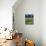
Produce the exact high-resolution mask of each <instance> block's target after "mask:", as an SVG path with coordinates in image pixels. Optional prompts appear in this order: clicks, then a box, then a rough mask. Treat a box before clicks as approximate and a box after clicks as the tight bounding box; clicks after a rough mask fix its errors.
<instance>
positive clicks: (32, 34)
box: [13, 0, 41, 46]
mask: <svg viewBox="0 0 46 46" xmlns="http://www.w3.org/2000/svg"><path fill="white" fill-rule="evenodd" d="M14 6H16V5H14ZM15 8H16V9H15ZM13 10H14V11H13V12H14V17H15V18H14V19H15V22H14V23H15V29H17V30H18V32H22V33H23V35H24V36H23V37H24V38H27V39H31V40H34V41H35V44H36V46H41V34H40V32H41V22H40V21H41V19H40V16H41V1H40V0H23V1H22V3H20V4H19V5H18V7H14V9H13ZM28 13H29V14H31V13H33V14H34V24H33V25H26V24H25V14H28Z"/></svg>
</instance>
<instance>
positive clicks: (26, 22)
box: [25, 18, 33, 24]
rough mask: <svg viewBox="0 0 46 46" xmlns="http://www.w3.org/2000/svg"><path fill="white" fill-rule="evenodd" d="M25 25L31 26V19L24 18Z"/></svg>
mask: <svg viewBox="0 0 46 46" xmlns="http://www.w3.org/2000/svg"><path fill="white" fill-rule="evenodd" d="M25 24H33V19H32V18H25Z"/></svg>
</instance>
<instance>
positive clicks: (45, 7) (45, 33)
mask: <svg viewBox="0 0 46 46" xmlns="http://www.w3.org/2000/svg"><path fill="white" fill-rule="evenodd" d="M41 3H42V4H41V41H42V46H46V0H44V1H43V0H42V1H41Z"/></svg>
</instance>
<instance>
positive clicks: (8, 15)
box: [0, 0, 16, 29]
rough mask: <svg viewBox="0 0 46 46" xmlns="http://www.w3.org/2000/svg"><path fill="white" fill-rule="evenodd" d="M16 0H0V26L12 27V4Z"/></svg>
mask: <svg viewBox="0 0 46 46" xmlns="http://www.w3.org/2000/svg"><path fill="white" fill-rule="evenodd" d="M15 1H16V0H0V27H7V28H9V29H11V28H12V6H13V4H14V3H15Z"/></svg>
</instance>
